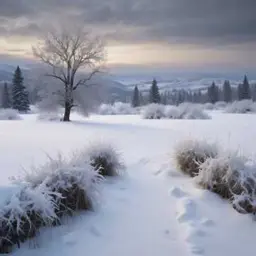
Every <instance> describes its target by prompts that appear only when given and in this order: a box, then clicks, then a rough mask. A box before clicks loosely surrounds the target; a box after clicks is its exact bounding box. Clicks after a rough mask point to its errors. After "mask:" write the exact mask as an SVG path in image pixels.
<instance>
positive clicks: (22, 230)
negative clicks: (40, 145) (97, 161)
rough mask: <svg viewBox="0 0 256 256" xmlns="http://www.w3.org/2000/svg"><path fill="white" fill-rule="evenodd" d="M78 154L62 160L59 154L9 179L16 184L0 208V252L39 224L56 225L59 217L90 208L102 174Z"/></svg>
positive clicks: (17, 242)
mask: <svg viewBox="0 0 256 256" xmlns="http://www.w3.org/2000/svg"><path fill="white" fill-rule="evenodd" d="M82 155H83V152H81V153H80V154H77V153H76V154H74V156H73V157H72V158H71V159H69V160H66V159H64V158H63V157H61V156H59V157H58V158H57V159H51V158H49V161H48V162H47V163H46V164H44V165H42V166H39V167H37V168H33V169H32V172H29V173H26V174H25V176H23V177H18V178H16V179H13V182H14V183H15V185H16V186H18V187H20V190H18V192H15V193H14V194H13V195H12V196H11V197H10V198H9V199H8V200H6V203H5V204H4V205H3V206H1V209H0V224H1V229H0V252H9V251H10V250H11V247H12V246H14V245H15V244H17V245H18V246H19V244H20V243H21V242H24V241H25V240H27V239H29V238H32V237H34V236H35V235H36V233H37V231H38V229H39V228H40V227H42V226H52V225H56V224H60V221H61V219H60V218H61V217H62V216H64V215H72V214H73V213H74V212H75V211H78V210H87V209H92V208H93V206H94V204H95V202H96V201H97V196H98V192H99V190H98V184H99V182H100V181H101V180H102V179H103V178H102V176H101V175H100V174H99V173H98V171H97V170H95V168H94V167H92V166H91V163H90V162H89V161H85V159H83V161H82V158H81V156H82Z"/></svg>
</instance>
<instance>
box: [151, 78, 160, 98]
mask: <svg viewBox="0 0 256 256" xmlns="http://www.w3.org/2000/svg"><path fill="white" fill-rule="evenodd" d="M149 101H150V103H160V102H161V97H160V94H159V89H158V86H157V81H156V79H154V80H153V82H152V86H151V88H150V93H149Z"/></svg>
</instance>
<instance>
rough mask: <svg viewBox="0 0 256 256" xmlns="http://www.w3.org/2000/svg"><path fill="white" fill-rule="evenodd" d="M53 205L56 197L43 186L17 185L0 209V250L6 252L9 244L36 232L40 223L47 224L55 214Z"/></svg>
mask: <svg viewBox="0 0 256 256" xmlns="http://www.w3.org/2000/svg"><path fill="white" fill-rule="evenodd" d="M55 198H60V195H58V194H55ZM55 209H56V199H54V197H53V193H52V191H51V190H50V189H49V188H48V187H47V186H45V185H44V184H41V185H40V186H37V187H31V186H30V185H25V186H21V187H20V188H19V189H18V191H17V192H15V193H14V194H13V195H12V196H11V198H9V199H8V200H7V201H6V204H5V205H4V206H3V208H2V209H1V211H0V225H1V229H0V253H8V252H10V251H11V248H12V246H14V245H18V246H20V243H21V242H24V241H25V240H27V239H29V238H32V237H34V236H36V234H37V232H38V229H39V228H40V227H42V226H46V225H51V224H52V223H53V222H54V221H55V220H56V218H57V216H56V213H55Z"/></svg>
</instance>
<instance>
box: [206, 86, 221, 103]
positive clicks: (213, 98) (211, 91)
mask: <svg viewBox="0 0 256 256" xmlns="http://www.w3.org/2000/svg"><path fill="white" fill-rule="evenodd" d="M208 99H209V101H210V102H211V103H213V104H214V103H216V102H217V101H219V88H218V86H216V85H215V83H214V82H213V83H212V85H211V86H210V87H209V88H208Z"/></svg>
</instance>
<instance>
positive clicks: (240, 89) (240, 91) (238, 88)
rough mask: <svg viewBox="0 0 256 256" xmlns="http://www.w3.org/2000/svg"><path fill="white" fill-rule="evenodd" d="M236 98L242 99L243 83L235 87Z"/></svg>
mask: <svg viewBox="0 0 256 256" xmlns="http://www.w3.org/2000/svg"><path fill="white" fill-rule="evenodd" d="M237 99H238V100H243V85H242V84H239V85H238V87H237Z"/></svg>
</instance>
